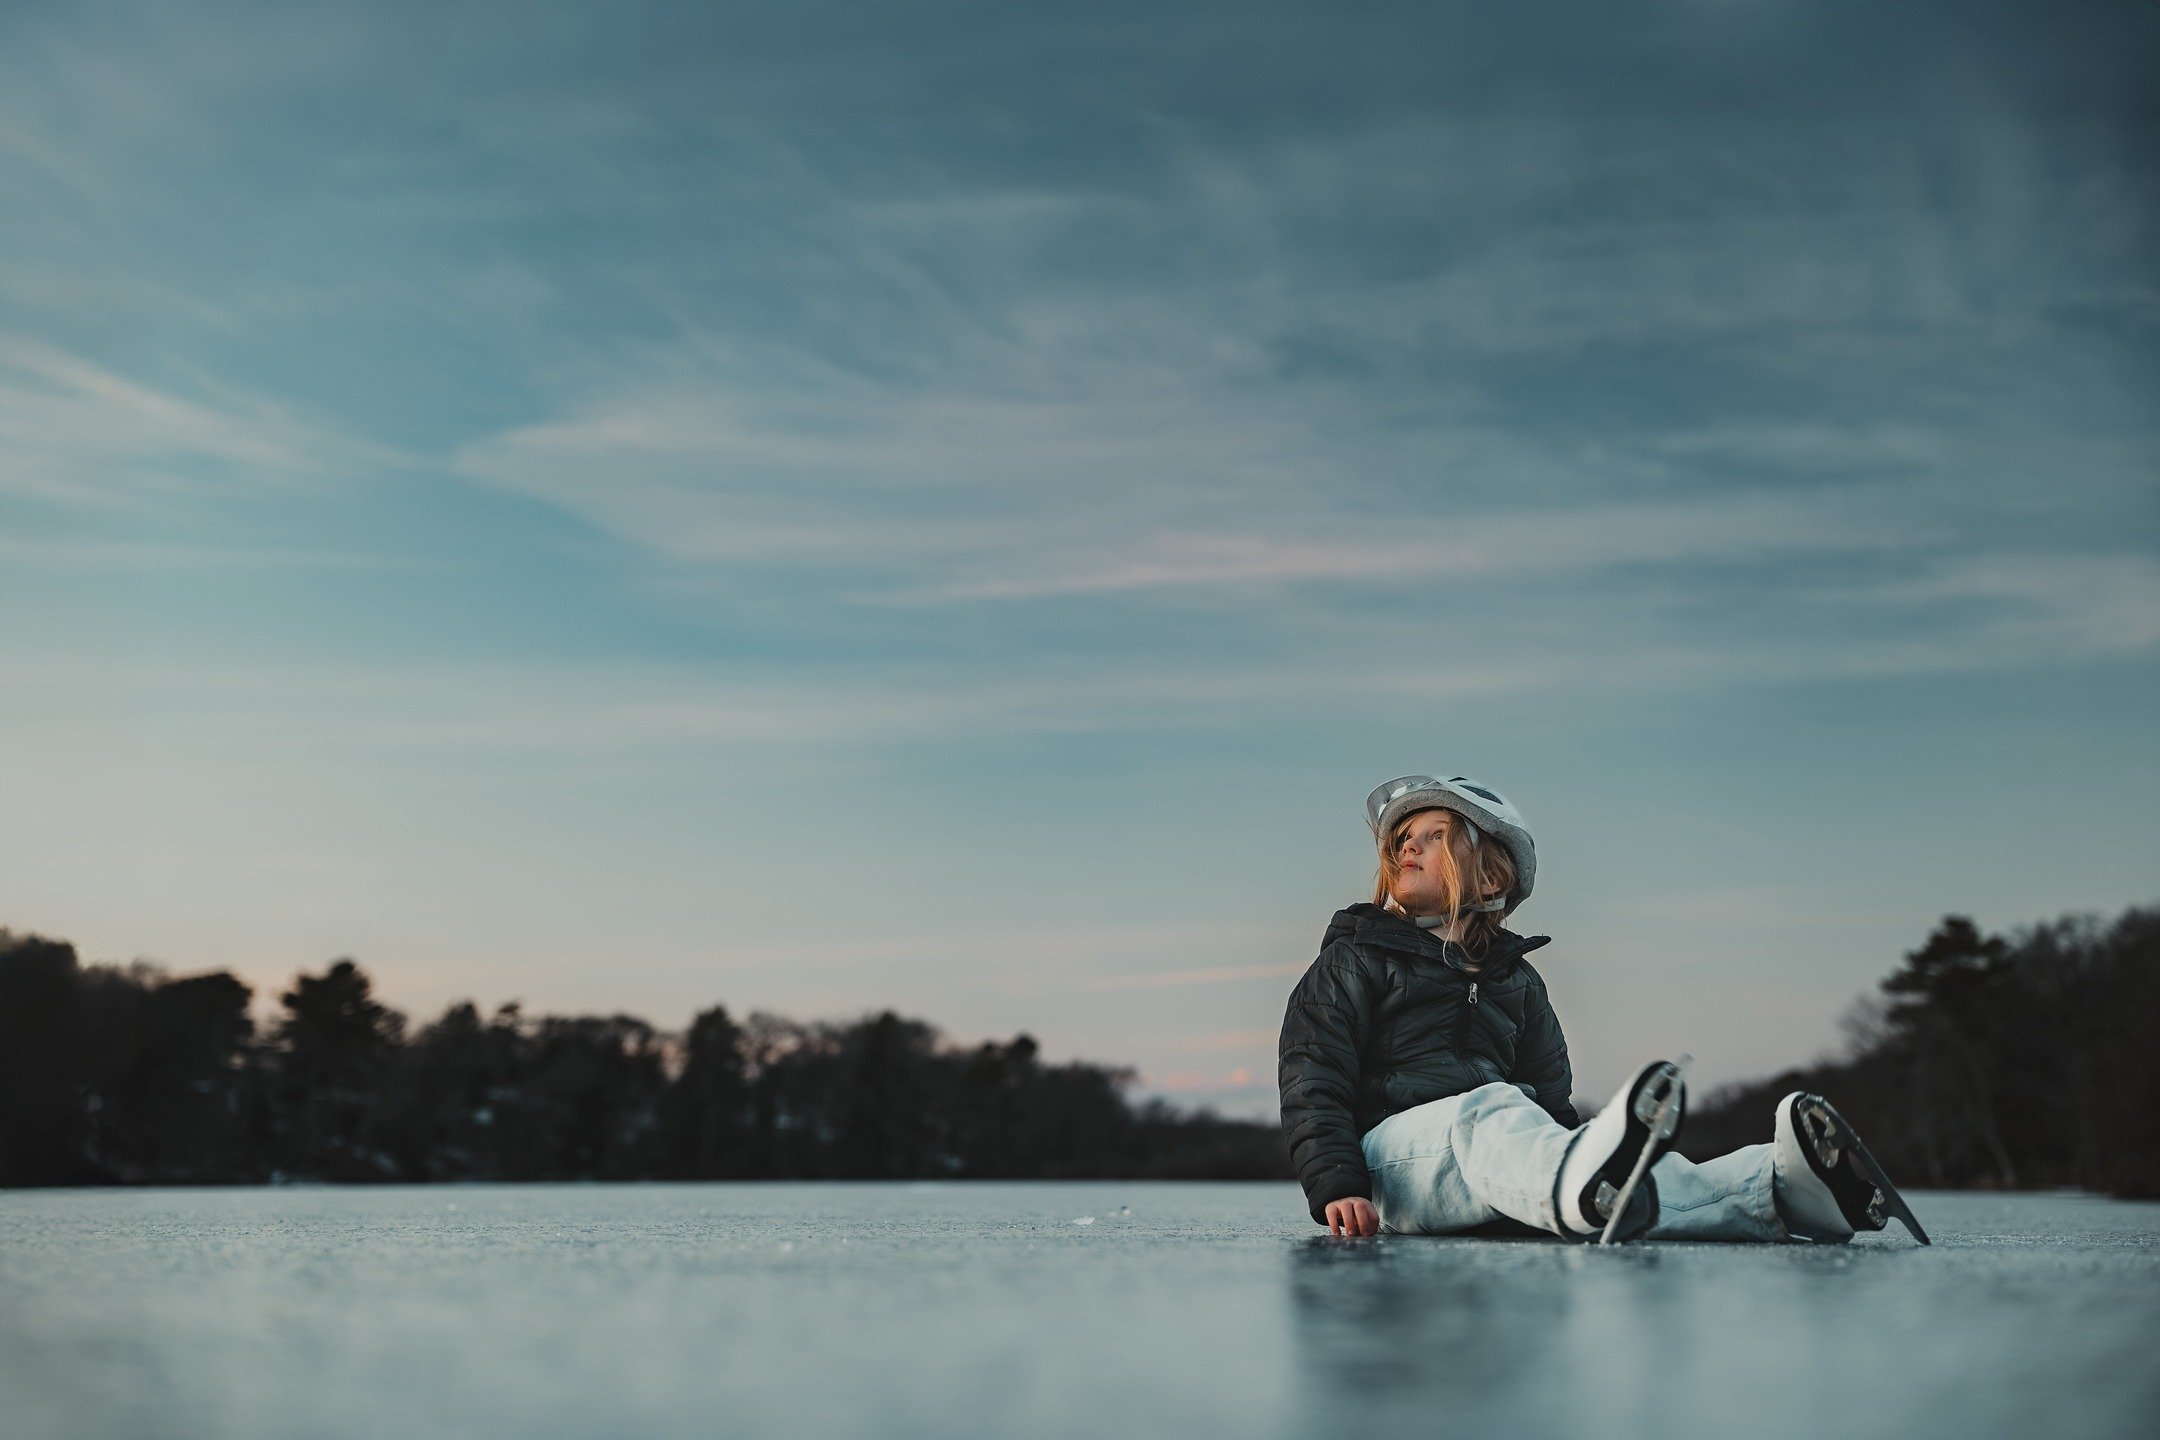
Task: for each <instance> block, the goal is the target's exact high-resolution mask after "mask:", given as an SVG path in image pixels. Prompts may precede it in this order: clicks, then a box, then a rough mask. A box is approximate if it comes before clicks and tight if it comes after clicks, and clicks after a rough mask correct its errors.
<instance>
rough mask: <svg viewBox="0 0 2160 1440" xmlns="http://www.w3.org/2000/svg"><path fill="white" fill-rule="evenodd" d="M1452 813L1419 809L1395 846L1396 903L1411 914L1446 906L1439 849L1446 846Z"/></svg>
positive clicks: (1430, 913)
mask: <svg viewBox="0 0 2160 1440" xmlns="http://www.w3.org/2000/svg"><path fill="white" fill-rule="evenodd" d="M1454 823H1455V820H1454V817H1453V816H1452V815H1450V814H1449V813H1448V812H1447V811H1445V810H1420V811H1419V812H1418V813H1417V814H1415V815H1413V816H1411V817H1410V824H1409V826H1408V828H1406V829H1405V830H1404V831H1403V836H1402V839H1401V841H1400V842H1398V844H1397V846H1396V849H1395V860H1396V864H1397V867H1398V868H1397V872H1396V876H1395V903H1396V904H1398V905H1400V906H1402V907H1403V909H1405V910H1407V911H1409V912H1410V913H1411V914H1412V915H1436V914H1438V913H1439V912H1440V911H1442V910H1444V909H1446V908H1447V903H1448V894H1447V886H1446V883H1445V881H1444V880H1443V878H1442V877H1443V876H1444V874H1445V873H1446V872H1445V870H1444V869H1443V868H1442V867H1443V866H1444V865H1445V863H1446V862H1445V861H1443V860H1442V859H1441V852H1442V851H1443V850H1445V849H1446V848H1447V837H1448V831H1449V830H1451V829H1452V828H1453V827H1454Z"/></svg>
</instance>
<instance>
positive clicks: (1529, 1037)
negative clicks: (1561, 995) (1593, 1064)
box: [1509, 972, 1582, 1129]
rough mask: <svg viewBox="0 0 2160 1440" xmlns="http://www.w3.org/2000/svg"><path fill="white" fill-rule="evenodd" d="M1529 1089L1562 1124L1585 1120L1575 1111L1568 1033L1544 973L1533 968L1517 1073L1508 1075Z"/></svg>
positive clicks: (1519, 1044) (1516, 1064) (1525, 1007)
mask: <svg viewBox="0 0 2160 1440" xmlns="http://www.w3.org/2000/svg"><path fill="white" fill-rule="evenodd" d="M1509 1078H1510V1079H1511V1080H1513V1081H1514V1082H1515V1083H1517V1084H1519V1085H1522V1086H1524V1087H1526V1088H1527V1089H1528V1090H1529V1091H1530V1098H1531V1099H1533V1100H1535V1101H1537V1103H1538V1104H1540V1105H1542V1106H1544V1107H1545V1112H1546V1113H1547V1114H1549V1115H1551V1116H1552V1117H1553V1119H1555V1120H1557V1121H1559V1122H1560V1123H1561V1124H1562V1125H1565V1126H1567V1127H1568V1128H1570V1129H1573V1128H1574V1127H1575V1126H1577V1125H1579V1124H1581V1123H1582V1121H1581V1119H1580V1118H1579V1117H1578V1116H1577V1115H1576V1114H1575V1102H1574V1091H1575V1072H1574V1070H1573V1069H1572V1068H1571V1067H1570V1066H1569V1064H1568V1053H1567V1036H1565V1035H1563V1034H1561V1033H1560V1017H1559V1016H1558V1015H1556V1014H1554V1013H1553V1008H1552V997H1550V996H1549V995H1547V994H1546V993H1545V980H1544V977H1542V976H1539V975H1537V974H1536V973H1535V972H1532V979H1531V983H1530V989H1529V993H1528V995H1527V996H1526V998H1525V1000H1524V1004H1523V1033H1522V1039H1521V1040H1520V1041H1518V1042H1517V1043H1516V1046H1515V1073H1514V1074H1513V1075H1512V1076H1510V1077H1509Z"/></svg>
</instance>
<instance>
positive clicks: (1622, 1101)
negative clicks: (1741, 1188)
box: [1553, 1057, 1687, 1245]
mask: <svg viewBox="0 0 2160 1440" xmlns="http://www.w3.org/2000/svg"><path fill="white" fill-rule="evenodd" d="M1685 1063H1686V1060H1685V1058H1684V1057H1683V1059H1682V1061H1681V1064H1683V1065H1684V1064H1685ZM1680 1073H1681V1071H1680V1065H1675V1064H1673V1063H1672V1062H1671V1061H1669V1060H1653V1061H1651V1062H1650V1063H1649V1064H1647V1065H1645V1066H1643V1067H1642V1068H1641V1069H1640V1070H1637V1071H1636V1072H1635V1073H1634V1074H1633V1075H1631V1076H1629V1077H1628V1082H1627V1083H1626V1084H1625V1085H1622V1086H1621V1087H1620V1089H1619V1091H1618V1092H1617V1093H1616V1094H1614V1096H1613V1098H1612V1103H1611V1104H1610V1105H1607V1106H1606V1107H1605V1108H1604V1109H1603V1110H1600V1111H1598V1113H1597V1118H1596V1119H1594V1120H1592V1121H1591V1122H1590V1123H1589V1124H1587V1125H1585V1126H1583V1127H1582V1128H1581V1129H1580V1130H1577V1131H1576V1132H1575V1138H1574V1139H1573V1140H1572V1141H1570V1142H1569V1144H1568V1149H1567V1154H1566V1155H1565V1156H1563V1157H1562V1158H1561V1161H1560V1179H1559V1181H1558V1183H1557V1184H1556V1185H1555V1187H1554V1194H1553V1198H1554V1200H1555V1202H1556V1207H1555V1208H1557V1209H1558V1211H1559V1214H1560V1223H1561V1225H1562V1226H1564V1227H1565V1228H1566V1230H1567V1231H1568V1233H1570V1234H1572V1235H1573V1236H1575V1237H1576V1238H1577V1239H1585V1240H1587V1239H1593V1238H1602V1239H1603V1240H1604V1243H1606V1244H1608V1245H1612V1244H1617V1243H1619V1242H1620V1241H1623V1240H1633V1239H1635V1238H1636V1237H1638V1236H1640V1235H1643V1234H1645V1233H1646V1232H1648V1230H1649V1229H1650V1227H1651V1226H1653V1225H1655V1224H1657V1218H1658V1195H1657V1181H1655V1180H1653V1179H1651V1178H1650V1166H1651V1164H1652V1163H1653V1162H1654V1161H1656V1159H1657V1157H1658V1156H1660V1155H1662V1154H1664V1153H1665V1152H1666V1151H1667V1150H1668V1149H1670V1148H1671V1147H1672V1142H1673V1138H1674V1137H1675V1136H1677V1135H1678V1134H1679V1133H1680V1119H1681V1112H1682V1111H1683V1109H1684V1108H1685V1107H1686V1104H1687V1086H1686V1085H1685V1084H1683V1083H1682V1081H1681V1078H1680Z"/></svg>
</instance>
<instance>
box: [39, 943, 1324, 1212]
mask: <svg viewBox="0 0 2160 1440" xmlns="http://www.w3.org/2000/svg"><path fill="white" fill-rule="evenodd" d="M252 998H253V997H252V994H251V992H250V990H249V987H248V986H247V985H246V984H245V983H243V982H242V981H240V980H239V979H237V978H236V977H234V976H232V975H230V974H226V973H222V972H220V973H216V974H210V975H194V976H186V977H174V976H171V975H169V974H166V973H165V972H163V971H161V970H159V969H157V968H156V967H153V966H149V965H143V964H136V965H131V966H126V967H118V966H110V965H91V966H85V965H83V964H81V963H80V961H79V960H78V958H77V956H76V953H75V950H74V947H73V946H71V945H69V944H67V943H65V942H63V941H57V940H49V939H44V938H41V937H38V936H14V935H10V934H9V933H8V932H6V931H4V930H0V1185H80V1184H116V1183H117V1184H181V1185H185V1184H245V1183H255V1182H262V1181H274V1180H279V1179H292V1180H320V1181H341V1182H370V1181H380V1182H415V1181H436V1180H724V1179H730V1180H731V1179H767V1178H773V1179H892V1178H914V1179H921V1178H1012V1179H1023V1178H1165V1179H1259V1178H1277V1177H1287V1176H1288V1175H1289V1174H1290V1170H1289V1161H1288V1157H1287V1155H1286V1153H1285V1152H1284V1148H1283V1144H1282V1139H1281V1136H1280V1134H1279V1132H1278V1130H1277V1129H1276V1127H1275V1126H1273V1125H1268V1124H1253V1123H1245V1122H1238V1121H1232V1120H1225V1119H1222V1118H1219V1117H1217V1116H1214V1115H1212V1114H1209V1113H1207V1112H1201V1113H1198V1114H1191V1113H1185V1112H1181V1111H1178V1110H1175V1109H1173V1108H1171V1107H1169V1106H1167V1105H1165V1104H1163V1103H1162V1102H1160V1101H1149V1102H1147V1103H1145V1104H1138V1105H1135V1104H1133V1103H1131V1102H1130V1101H1129V1100H1128V1099H1127V1097H1126V1095H1125V1093H1124V1092H1125V1090H1126V1088H1127V1087H1128V1085H1129V1083H1130V1081H1131V1080H1132V1078H1133V1077H1132V1074H1131V1072H1129V1071H1126V1070H1121V1069H1115V1068H1111V1067H1107V1066H1102V1065H1094V1064H1088V1063H1084V1062H1074V1063H1068V1064H1046V1063H1045V1062H1044V1061H1043V1060H1042V1058H1041V1056H1040V1054H1039V1051H1038V1047H1037V1045H1036V1042H1035V1041H1034V1040H1033V1039H1032V1038H1030V1037H1029V1036H1026V1035H1020V1036H1017V1037H1015V1038H1014V1039H1012V1040H1010V1041H1007V1042H1003V1043H998V1042H986V1043H984V1044H982V1045H978V1046H975V1047H973V1048H965V1047H956V1046H952V1045H948V1044H946V1043H945V1042H944V1040H943V1039H942V1038H941V1037H940V1035H939V1033H938V1032H937V1030H936V1029H934V1028H933V1027H932V1026H930V1025H928V1024H925V1023H924V1022H922V1021H920V1020H911V1019H906V1018H903V1017H901V1016H899V1015H896V1014H893V1013H891V1012H889V1011H888V1012H886V1013H883V1014H878V1015H872V1016H867V1017H865V1018H863V1019H860V1020H857V1021H854V1022H852V1023H845V1024H829V1023H821V1024H799V1023H797V1022H795V1021H792V1020H787V1019H783V1018H781V1017H778V1016H773V1015H766V1014H753V1015H750V1016H748V1017H746V1018H745V1019H743V1020H741V1021H738V1020H737V1019H735V1018H734V1017H733V1016H731V1015H730V1014H729V1013H728V1011H727V1010H726V1008H725V1007H720V1006H716V1007H714V1008H712V1009H710V1010H706V1011H705V1012H703V1013H702V1014H700V1015H698V1016H697V1017H696V1019H695V1020H694V1021H693V1022H692V1023H691V1025H690V1028H689V1029H688V1031H687V1032H684V1033H682V1034H679V1035H678V1034H666V1033H662V1032H661V1031H658V1030H656V1029H654V1027H653V1026H651V1025H649V1024H647V1023H646V1022H645V1021H643V1020H640V1019H637V1018H636V1017H634V1016H629V1015H612V1016H589V1015H584V1016H554V1015H548V1016H538V1017H533V1016H527V1015H525V1014H524V1013H523V1012H522V1010H521V1009H520V1008H519V1007H518V1006H516V1005H506V1006H503V1007H502V1008H500V1009H498V1010H496V1011H495V1012H494V1013H493V1014H492V1015H488V1016H483V1015H482V1014H481V1013H480V1012H479V1011H478V1010H477V1009H476V1008H475V1007H474V1006H472V1005H471V1004H460V1005H454V1006H452V1007H451V1008H450V1009H449V1010H448V1011H446V1012H445V1013H444V1014H443V1015H442V1017H441V1018H440V1019H438V1020H436V1021H434V1022H433V1023H431V1024H428V1025H425V1026H423V1027H421V1028H419V1029H417V1030H414V1029H411V1028H410V1027H409V1026H408V1024H407V1021H406V1018H405V1017H404V1016H403V1015H401V1014H399V1013H398V1012H397V1011H395V1010H393V1009H390V1008H389V1007H388V1006H386V1005H384V1004H383V1003H382V1002H381V1001H379V1000H378V999H376V998H375V995H374V993H373V987H372V986H371V984H370V982H369V980H368V977H367V975H366V973H365V972H364V971H362V970H361V969H360V968H359V967H358V966H357V965H355V964H354V963H353V962H352V961H350V960H340V961H337V962H336V963H334V964H332V965H331V966H329V967H328V969H326V970H325V971H324V972H322V973H321V974H316V975H310V974H305V973H303V974H301V975H299V976H297V977H296V978H295V980H294V981H293V984H292V986H291V988H290V989H288V990H286V991H285V992H284V993H283V994H282V995H280V996H279V997H278V1012H277V1016H276V1020H275V1023H274V1024H272V1025H271V1026H269V1027H268V1028H267V1031H266V1033H258V1032H257V1029H256V1026H255V1025H254V1023H253V1022H252V1020H251V1018H250V1013H249V1007H250V1002H251V1000H252Z"/></svg>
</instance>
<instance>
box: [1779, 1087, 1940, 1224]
mask: <svg viewBox="0 0 2160 1440" xmlns="http://www.w3.org/2000/svg"><path fill="white" fill-rule="evenodd" d="M1776 1164H1777V1174H1778V1178H1779V1179H1780V1180H1782V1181H1784V1196H1783V1199H1784V1202H1785V1208H1786V1209H1787V1210H1788V1211H1790V1212H1791V1213H1789V1214H1788V1215H1786V1217H1785V1224H1786V1228H1788V1229H1790V1230H1791V1231H1793V1233H1794V1234H1796V1235H1803V1236H1806V1237H1807V1238H1809V1239H1813V1240H1830V1241H1844V1240H1850V1239H1851V1238H1852V1237H1853V1232H1854V1231H1856V1230H1880V1229H1882V1228H1883V1227H1884V1226H1886V1225H1888V1224H1889V1223H1890V1221H1891V1220H1892V1219H1896V1220H1897V1221H1898V1222H1899V1223H1900V1224H1902V1225H1903V1226H1904V1227H1905V1228H1906V1229H1907V1230H1910V1231H1911V1232H1912V1237H1913V1239H1915V1240H1917V1241H1919V1242H1920V1243H1921V1244H1922V1245H1930V1244H1933V1243H1934V1242H1933V1241H1931V1240H1929V1239H1928V1235H1927V1231H1925V1230H1923V1229H1921V1228H1920V1221H1919V1218H1918V1217H1917V1216H1915V1215H1914V1214H1913V1213H1912V1207H1911V1206H1909V1205H1907V1204H1906V1203H1905V1197H1904V1196H1902V1195H1900V1194H1898V1190H1897V1186H1895V1185H1893V1184H1891V1183H1890V1177H1889V1176H1888V1175H1886V1174H1884V1173H1883V1168H1882V1166H1881V1165H1879V1164H1877V1163H1876V1161H1875V1157H1874V1156H1873V1155H1870V1154H1869V1153H1868V1148H1867V1146H1865V1145H1863V1144H1861V1143H1860V1136H1859V1134H1858V1133H1857V1132H1856V1131H1854V1129H1853V1128H1852V1126H1851V1124H1849V1123H1848V1122H1847V1121H1846V1119H1845V1117H1844V1116H1842V1115H1840V1114H1838V1112H1837V1109H1836V1108H1835V1107H1834V1106H1832V1105H1831V1103H1830V1102H1829V1101H1827V1100H1825V1099H1823V1098H1822V1096H1820V1095H1810V1094H1808V1093H1806V1092H1805V1091H1801V1090H1795V1091H1794V1092H1793V1093H1792V1094H1790V1095H1787V1096H1786V1097H1785V1098H1784V1099H1783V1100H1780V1101H1779V1102H1778V1107H1777V1160H1776Z"/></svg>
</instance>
